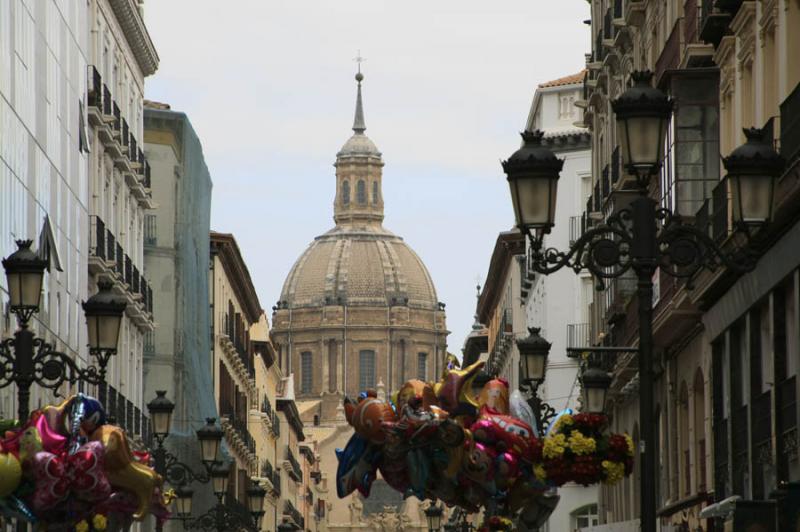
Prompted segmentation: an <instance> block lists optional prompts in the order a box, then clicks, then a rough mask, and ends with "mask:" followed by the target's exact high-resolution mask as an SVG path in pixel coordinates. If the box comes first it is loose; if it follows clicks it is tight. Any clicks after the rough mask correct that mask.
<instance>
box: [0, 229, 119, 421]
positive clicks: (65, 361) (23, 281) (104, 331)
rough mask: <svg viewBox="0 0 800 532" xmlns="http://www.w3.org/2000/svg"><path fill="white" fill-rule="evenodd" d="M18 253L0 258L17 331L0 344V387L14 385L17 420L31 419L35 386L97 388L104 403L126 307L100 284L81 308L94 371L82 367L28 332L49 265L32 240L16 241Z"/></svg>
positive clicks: (109, 288) (108, 289)
mask: <svg viewBox="0 0 800 532" xmlns="http://www.w3.org/2000/svg"><path fill="white" fill-rule="evenodd" d="M17 247H18V249H17V251H15V252H14V253H12V254H11V255H9V256H8V257H6V258H5V259H3V268H4V269H5V271H6V278H7V281H8V292H9V308H10V310H11V312H12V313H13V314H16V316H17V323H18V325H19V329H18V330H17V332H15V333H14V337H13V338H9V339H7V340H4V341H3V342H2V343H0V388H5V387H6V386H9V385H11V384H16V385H17V417H18V419H19V420H20V421H21V422H24V421H25V420H26V419H27V418H28V415H29V414H30V388H31V386H32V385H33V384H34V383H35V384H38V385H40V386H43V387H45V388H49V389H51V390H57V389H58V388H59V387H60V386H61V385H62V384H63V383H64V382H69V383H70V384H74V383H76V382H85V383H87V384H93V385H97V386H98V387H99V390H100V394H99V395H100V397H99V399H100V401H101V402H103V401H104V400H105V397H104V396H105V377H106V367H107V365H108V361H109V360H110V359H111V357H112V356H113V355H115V354H116V352H117V342H118V340H119V329H120V323H121V321H122V314H123V312H124V311H125V306H126V304H127V303H126V302H125V300H124V299H123V298H120V297H118V296H115V295H114V294H113V293H112V292H111V285H110V284H105V283H100V284H99V288H100V290H99V292H98V293H96V294H95V295H93V296H92V297H90V298H89V300H88V301H85V302H84V303H83V310H84V313H85V314H86V321H87V324H88V326H89V353H90V354H91V355H92V356H93V357H94V358H96V359H97V363H98V367H94V366H89V367H87V368H80V367H78V365H77V364H76V363H75V361H74V360H72V359H71V358H70V357H68V356H67V355H66V354H64V353H61V352H59V351H55V350H54V349H53V347H52V346H51V345H50V344H48V343H47V342H45V341H44V340H42V339H41V338H37V337H36V336H35V335H34V334H33V333H32V332H31V331H30V329H29V328H28V322H29V321H30V319H31V317H32V316H33V315H34V314H35V313H37V312H39V304H40V298H41V292H42V281H43V280H44V270H45V268H46V267H47V261H45V260H42V259H40V258H39V257H37V255H36V253H34V252H33V250H31V241H30V240H18V241H17Z"/></svg>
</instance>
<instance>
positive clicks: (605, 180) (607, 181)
mask: <svg viewBox="0 0 800 532" xmlns="http://www.w3.org/2000/svg"><path fill="white" fill-rule="evenodd" d="M601 183H602V185H603V201H605V200H607V199H608V195H609V194H611V175H610V171H609V165H605V167H604V168H603V172H602V177H601Z"/></svg>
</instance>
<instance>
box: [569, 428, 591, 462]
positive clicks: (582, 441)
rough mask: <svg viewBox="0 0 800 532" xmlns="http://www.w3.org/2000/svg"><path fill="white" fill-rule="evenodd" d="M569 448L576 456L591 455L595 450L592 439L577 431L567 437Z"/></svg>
mask: <svg viewBox="0 0 800 532" xmlns="http://www.w3.org/2000/svg"><path fill="white" fill-rule="evenodd" d="M569 448H570V449H571V450H572V452H573V453H575V454H576V455H578V456H581V455H584V454H590V453H593V452H594V451H595V450H596V449H597V442H596V441H595V439H594V438H591V437H589V436H584V435H583V433H581V431H579V430H574V431H572V435H570V437H569Z"/></svg>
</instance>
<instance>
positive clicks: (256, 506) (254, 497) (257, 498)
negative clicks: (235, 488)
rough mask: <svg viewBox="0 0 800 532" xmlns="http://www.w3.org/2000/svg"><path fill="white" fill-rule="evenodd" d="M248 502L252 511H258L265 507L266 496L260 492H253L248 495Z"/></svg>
mask: <svg viewBox="0 0 800 532" xmlns="http://www.w3.org/2000/svg"><path fill="white" fill-rule="evenodd" d="M247 504H248V506H249V507H250V513H253V514H254V513H257V512H260V511H261V510H263V509H264V497H263V496H262V495H261V494H260V493H259V494H255V493H251V494H250V495H248V497H247Z"/></svg>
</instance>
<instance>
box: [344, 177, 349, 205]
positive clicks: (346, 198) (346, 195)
mask: <svg viewBox="0 0 800 532" xmlns="http://www.w3.org/2000/svg"><path fill="white" fill-rule="evenodd" d="M342 205H350V181H342Z"/></svg>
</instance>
